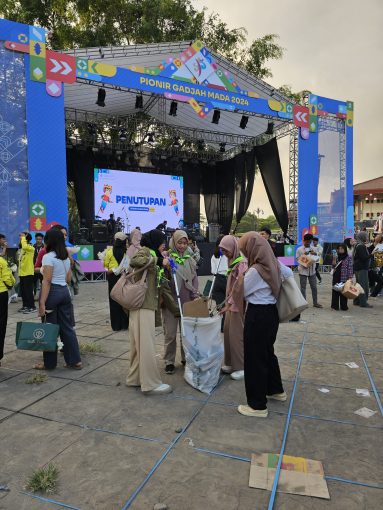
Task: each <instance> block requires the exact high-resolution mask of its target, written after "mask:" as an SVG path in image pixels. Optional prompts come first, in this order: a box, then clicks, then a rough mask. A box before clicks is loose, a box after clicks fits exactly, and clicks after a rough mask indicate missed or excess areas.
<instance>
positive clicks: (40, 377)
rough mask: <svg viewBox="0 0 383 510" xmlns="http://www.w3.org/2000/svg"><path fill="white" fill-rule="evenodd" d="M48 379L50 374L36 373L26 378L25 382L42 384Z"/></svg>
mask: <svg viewBox="0 0 383 510" xmlns="http://www.w3.org/2000/svg"><path fill="white" fill-rule="evenodd" d="M47 380H48V376H47V375H45V374H34V375H31V376H30V377H28V379H25V384H41V383H44V382H46V381H47Z"/></svg>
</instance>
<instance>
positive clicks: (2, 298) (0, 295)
mask: <svg viewBox="0 0 383 510" xmlns="http://www.w3.org/2000/svg"><path fill="white" fill-rule="evenodd" d="M7 321H8V291H7V290H6V291H5V292H0V359H3V356H4V340H5V333H6V331H7Z"/></svg>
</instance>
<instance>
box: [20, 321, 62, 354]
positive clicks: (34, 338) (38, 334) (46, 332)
mask: <svg viewBox="0 0 383 510" xmlns="http://www.w3.org/2000/svg"><path fill="white" fill-rule="evenodd" d="M59 331H60V327H59V325H58V324H49V323H46V322H40V323H36V322H18V323H17V326H16V347H17V348H18V349H21V350H24V351H50V352H54V351H55V350H56V348H57V338H58V336H59Z"/></svg>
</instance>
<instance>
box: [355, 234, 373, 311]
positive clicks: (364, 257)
mask: <svg viewBox="0 0 383 510" xmlns="http://www.w3.org/2000/svg"><path fill="white" fill-rule="evenodd" d="M356 241H357V243H356V245H355V248H354V273H355V277H356V282H357V283H359V284H360V285H361V286H362V288H363V290H364V294H360V295H359V296H358V297H357V298H356V299H354V305H358V306H360V307H361V308H373V306H372V305H370V304H368V303H367V300H368V293H369V286H368V269H369V267H370V260H371V254H370V253H369V252H368V249H367V241H368V234H367V232H363V231H362V232H359V234H358V235H357V236H356Z"/></svg>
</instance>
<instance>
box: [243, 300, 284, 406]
mask: <svg viewBox="0 0 383 510" xmlns="http://www.w3.org/2000/svg"><path fill="white" fill-rule="evenodd" d="M278 328H279V317H278V310H277V307H276V305H252V304H250V303H249V305H248V307H247V311H246V316H245V327H244V332H243V334H244V338H243V340H244V355H245V356H244V368H245V388H246V397H247V403H248V405H249V406H250V407H252V408H253V409H259V410H261V409H266V404H267V398H266V395H273V394H275V393H283V385H282V379H281V372H280V370H279V363H278V358H277V357H276V355H275V354H274V342H275V340H276V337H277V333H278Z"/></svg>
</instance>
